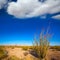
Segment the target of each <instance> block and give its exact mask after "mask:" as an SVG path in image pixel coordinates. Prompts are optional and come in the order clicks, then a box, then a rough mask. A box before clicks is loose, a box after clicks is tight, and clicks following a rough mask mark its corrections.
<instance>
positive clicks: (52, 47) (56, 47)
mask: <svg viewBox="0 0 60 60" xmlns="http://www.w3.org/2000/svg"><path fill="white" fill-rule="evenodd" d="M50 49H53V50H57V51H60V46H51V47H50Z"/></svg>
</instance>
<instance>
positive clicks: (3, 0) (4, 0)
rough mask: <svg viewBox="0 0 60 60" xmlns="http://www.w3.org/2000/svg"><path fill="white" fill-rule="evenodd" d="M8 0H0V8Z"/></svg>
mask: <svg viewBox="0 0 60 60" xmlns="http://www.w3.org/2000/svg"><path fill="white" fill-rule="evenodd" d="M7 1H8V0H0V9H2V8H3V7H4V6H5V4H6V3H7Z"/></svg>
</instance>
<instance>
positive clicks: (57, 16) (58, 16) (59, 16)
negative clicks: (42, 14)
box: [52, 15, 60, 19]
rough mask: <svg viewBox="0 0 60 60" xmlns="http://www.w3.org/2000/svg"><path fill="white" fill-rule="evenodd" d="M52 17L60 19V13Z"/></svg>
mask: <svg viewBox="0 0 60 60" xmlns="http://www.w3.org/2000/svg"><path fill="white" fill-rule="evenodd" d="M52 18H55V19H60V15H56V16H53V17H52Z"/></svg>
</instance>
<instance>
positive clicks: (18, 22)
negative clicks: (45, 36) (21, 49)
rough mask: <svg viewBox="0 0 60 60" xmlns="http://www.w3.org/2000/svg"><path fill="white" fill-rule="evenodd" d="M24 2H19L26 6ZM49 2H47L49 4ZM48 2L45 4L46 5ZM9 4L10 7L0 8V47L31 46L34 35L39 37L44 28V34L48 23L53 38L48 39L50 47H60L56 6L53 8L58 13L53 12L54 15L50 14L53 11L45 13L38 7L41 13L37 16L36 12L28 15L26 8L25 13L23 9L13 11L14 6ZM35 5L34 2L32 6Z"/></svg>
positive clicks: (59, 22) (59, 30)
mask: <svg viewBox="0 0 60 60" xmlns="http://www.w3.org/2000/svg"><path fill="white" fill-rule="evenodd" d="M2 1H3V0H2ZM5 1H6V0H5ZM14 1H15V0H14ZM26 1H27V2H29V1H28V0H26ZM26 1H25V2H24V0H22V1H21V2H24V3H26V4H27V2H26ZM36 1H37V0H36ZM51 1H52V0H51ZM51 1H49V2H51ZM21 2H20V3H21ZM49 2H46V4H47V3H49ZM53 2H54V0H53ZM9 3H10V2H9ZM11 3H12V1H11ZM11 3H10V5H8V4H7V3H6V4H7V5H8V6H7V8H5V6H4V5H3V6H1V7H2V8H0V45H1V44H4V45H8V44H19V45H31V44H32V42H33V38H34V35H35V34H37V35H39V34H40V32H41V30H42V28H44V29H45V32H46V30H47V28H48V26H49V23H50V30H49V33H50V34H51V35H52V34H53V36H52V37H51V39H50V44H51V45H60V18H59V15H60V11H59V8H58V6H59V5H57V7H53V8H54V9H55V8H57V9H58V11H55V12H54V13H52V12H53V10H54V9H53V10H50V11H51V12H50V11H48V12H46V11H47V10H46V9H45V10H46V11H45V10H44V9H42V8H41V7H38V8H41V10H39V11H41V12H39V14H38V12H37V13H35V12H34V14H32V13H31V14H30V12H29V11H30V8H28V9H29V11H28V10H27V8H26V10H27V11H28V12H26V10H24V8H23V10H22V11H20V10H14V9H15V8H14V7H15V5H14V4H13V3H12V4H13V6H12V4H11ZM14 3H15V2H14ZM29 3H30V2H29ZM35 3H36V4H37V3H38V2H34V6H35ZM41 3H42V2H41ZM57 3H58V2H57ZM57 3H56V4H57ZM30 4H31V3H30ZM49 4H50V3H49ZM49 4H48V6H50V5H49ZM0 5H1V4H0ZM17 5H18V4H17ZM23 5H24V4H23ZM39 5H40V4H39ZM29 6H30V5H29ZM32 6H33V5H32ZM42 6H43V7H44V5H42ZM52 6H53V5H52ZM19 8H20V7H19ZM33 8H34V7H32V10H33V11H34V9H33ZM35 8H36V7H35ZM45 8H46V7H45ZM11 9H13V10H11ZM17 9H18V8H17ZM21 9H22V8H21ZM36 9H37V8H36ZM50 9H51V8H50ZM42 10H43V11H42ZM18 11H19V13H18ZM37 11H38V10H37ZM44 11H45V12H44ZM20 12H22V13H20ZM49 12H50V13H49ZM14 13H16V14H14ZM25 13H27V14H25ZM57 16H58V17H57Z"/></svg>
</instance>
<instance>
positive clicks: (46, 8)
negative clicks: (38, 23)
mask: <svg viewBox="0 0 60 60" xmlns="http://www.w3.org/2000/svg"><path fill="white" fill-rule="evenodd" d="M7 12H8V14H10V15H13V16H15V17H17V18H28V17H35V16H41V15H44V14H47V13H49V14H54V13H58V12H60V0H46V1H45V2H43V3H42V2H40V1H39V0H17V2H11V3H9V6H8V9H7Z"/></svg>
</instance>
